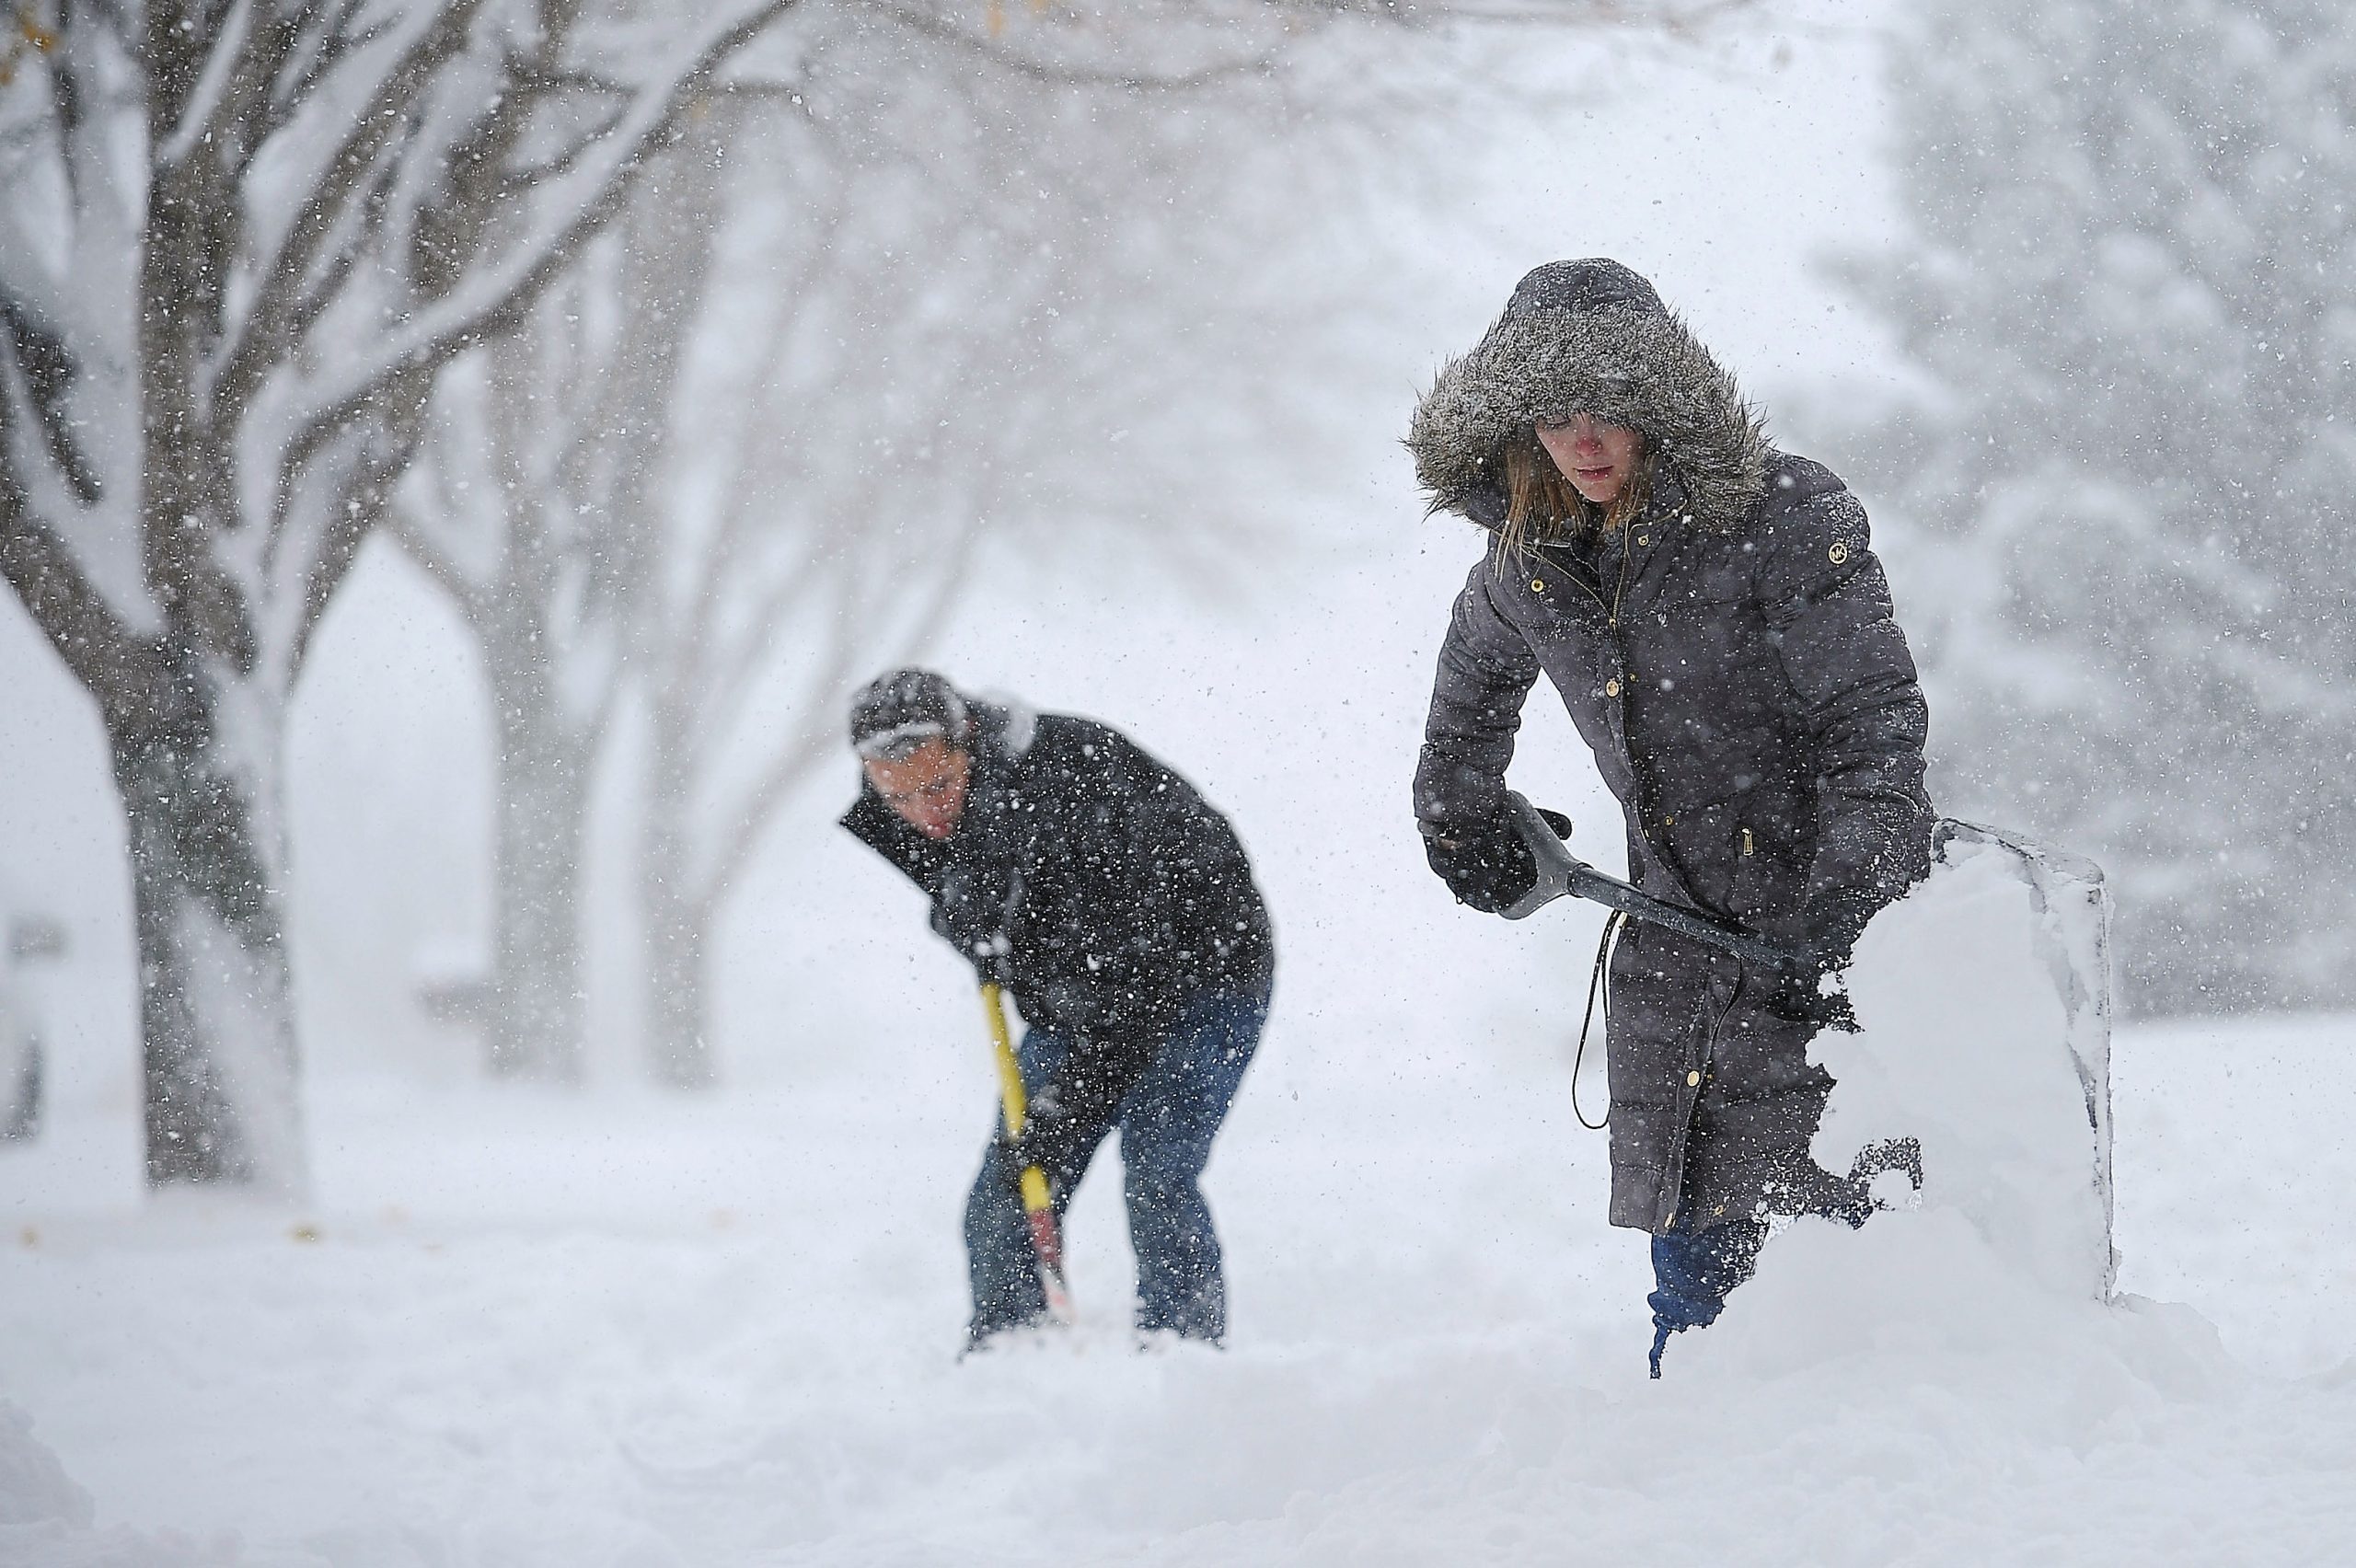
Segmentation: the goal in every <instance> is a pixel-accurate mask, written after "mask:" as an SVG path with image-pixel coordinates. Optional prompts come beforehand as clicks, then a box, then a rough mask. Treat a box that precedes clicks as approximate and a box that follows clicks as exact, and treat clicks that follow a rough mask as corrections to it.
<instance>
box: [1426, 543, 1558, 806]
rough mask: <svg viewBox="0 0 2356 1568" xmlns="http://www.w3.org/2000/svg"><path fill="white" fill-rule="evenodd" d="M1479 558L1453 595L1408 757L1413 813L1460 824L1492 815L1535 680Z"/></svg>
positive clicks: (1533, 658)
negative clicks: (1427, 706) (1417, 737)
mask: <svg viewBox="0 0 2356 1568" xmlns="http://www.w3.org/2000/svg"><path fill="white" fill-rule="evenodd" d="M1489 580H1490V571H1489V567H1488V562H1487V561H1486V560H1485V559H1484V560H1483V561H1482V562H1480V563H1479V564H1477V565H1475V566H1474V567H1473V569H1472V575H1471V576H1470V577H1469V578H1467V579H1466V580H1465V583H1464V591H1463V592H1462V593H1461V594H1458V595H1457V596H1456V609H1455V613H1454V614H1453V615H1452V616H1451V617H1449V623H1448V637H1447V639H1446V640H1444V641H1442V642H1441V644H1440V649H1439V670H1438V674H1437V675H1436V676H1435V677H1434V679H1433V682H1432V706H1431V714H1430V716H1429V717H1428V718H1427V719H1426V721H1424V745H1423V752H1422V755H1420V756H1419V757H1418V758H1417V759H1416V763H1415V817H1416V820H1418V821H1420V822H1427V823H1436V824H1449V825H1451V826H1467V825H1472V824H1481V823H1486V822H1489V821H1490V820H1492V819H1493V818H1495V817H1496V813H1497V811H1498V808H1499V806H1500V805H1501V803H1502V802H1503V801H1504V798H1505V787H1506V785H1505V780H1506V767H1507V764H1508V763H1510V762H1512V761H1513V747H1514V737H1515V736H1516V735H1517V734H1519V732H1520V730H1521V708H1522V704H1523V702H1524V701H1526V700H1527V699H1528V698H1529V696H1530V687H1531V686H1533V685H1535V684H1536V683H1537V680H1538V670H1539V665H1538V657H1537V655H1536V654H1534V653H1532V652H1531V651H1530V644H1529V642H1528V641H1527V640H1524V638H1523V637H1522V635H1521V631H1520V629H1519V628H1517V627H1516V626H1515V625H1514V624H1513V623H1512V622H1511V621H1509V620H1507V618H1506V617H1505V614H1504V612H1503V611H1501V610H1499V609H1498V608H1497V604H1496V599H1495V598H1494V597H1493V596H1492V594H1491V589H1490V581H1489Z"/></svg>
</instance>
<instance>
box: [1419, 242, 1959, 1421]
mask: <svg viewBox="0 0 2356 1568" xmlns="http://www.w3.org/2000/svg"><path fill="white" fill-rule="evenodd" d="M1407 444H1408V446H1409V448H1410V449H1411V450H1412V451H1413V453H1414V454H1415V467H1416V475H1417V478H1419V479H1420V480H1421V482H1422V484H1423V486H1424V489H1425V490H1426V494H1427V495H1428V497H1429V499H1430V502H1431V505H1432V508H1433V510H1434V511H1449V512H1454V513H1460V514H1461V515H1462V516H1464V517H1466V518H1469V519H1471V520H1472V522H1474V523H1477V524H1479V525H1481V526H1482V527H1483V528H1484V529H1486V530H1487V531H1488V533H1489V535H1490V538H1489V541H1488V546H1487V548H1486V549H1485V550H1484V558H1483V559H1482V561H1481V563H1480V564H1479V565H1478V566H1476V567H1475V568H1473V570H1472V576H1471V577H1470V579H1469V580H1468V581H1467V582H1466V583H1465V585H1464V591H1463V593H1462V594H1461V595H1460V596H1459V597H1458V599H1457V601H1456V607H1455V612H1454V616H1453V617H1452V619H1451V620H1450V623H1449V629H1448V636H1447V640H1446V641H1445V643H1444V644H1443V645H1442V647H1441V650H1440V656H1439V671H1438V678H1437V680H1436V682H1435V685H1434V687H1433V691H1432V706H1431V716H1430V719H1429V721H1428V722H1427V724H1426V731H1425V739H1424V746H1423V752H1422V755H1421V758H1420V760H1419V762H1418V764H1417V767H1416V770H1415V815H1416V820H1417V824H1418V826H1419V827H1420V828H1421V829H1422V831H1423V834H1424V837H1425V845H1426V853H1427V854H1428V856H1429V858H1430V860H1431V863H1432V869H1433V870H1435V871H1437V872H1438V874H1439V875H1440V876H1441V877H1442V878H1443V879H1445V880H1446V882H1448V885H1449V888H1450V890H1451V891H1453V892H1454V893H1455V894H1456V895H1457V897H1458V898H1459V899H1460V900H1461V901H1462V902H1464V903H1466V904H1469V905H1472V906H1473V907H1474V908H1476V909H1479V910H1482V911H1484V912H1490V913H1495V912H1497V911H1500V910H1503V909H1505V908H1507V907H1509V906H1511V905H1513V904H1515V903H1516V902H1517V901H1518V900H1519V898H1520V897H1521V896H1522V895H1523V894H1525V893H1527V892H1528V891H1529V890H1530V887H1531V886H1532V885H1533V884H1534V882H1535V880H1536V874H1537V868H1536V863H1535V860H1534V858H1533V857H1532V855H1531V852H1530V847H1528V845H1527V844H1526V843H1525V842H1524V841H1523V840H1522V839H1521V837H1520V836H1519V833H1518V832H1517V831H1516V830H1515V828H1514V827H1513V826H1512V825H1511V824H1510V823H1509V822H1508V820H1507V816H1506V813H1505V809H1504V801H1505V793H1506V784H1505V773H1506V765H1507V763H1508V762H1509V761H1510V760H1511V759H1512V756H1513V746H1514V733H1515V732H1516V731H1517V730H1518V729H1519V727H1520V723H1521V709H1522V704H1523V701H1524V700H1525V698H1527V697H1528V696H1529V693H1530V686H1532V684H1533V683H1535V681H1536V680H1537V678H1538V676H1539V674H1541V673H1543V674H1545V675H1546V676H1547V677H1548V678H1549V679H1550V680H1551V681H1552V682H1553V686H1554V688H1555V690H1556V691H1557V692H1558V693H1560V694H1561V696H1562V698H1563V702H1564V705H1565V707H1566V708H1568V709H1570V714H1571V718H1572V721H1574V722H1575V723H1576V725H1577V727H1578V731H1579V733H1580V734H1581V735H1582V736H1583V737H1585V739H1586V741H1587V743H1588V745H1589V746H1590V747H1591V748H1593V750H1594V753H1595V760H1596V767H1597V768H1598V770H1599V771H1600V773H1601V774H1602V777H1603V781H1604V782H1605V783H1606V784H1607V785H1609V786H1610V787H1611V792H1612V794H1614V795H1615V796H1617V797H1618V798H1619V801H1620V804H1621V807H1622V810H1623V813H1624V814H1625V817H1626V824H1627V837H1628V866H1629V872H1630V877H1631V880H1633V881H1634V882H1635V883H1636V885H1637V886H1638V887H1640V888H1642V889H1644V890H1645V891H1646V892H1647V893H1650V894H1656V895H1657V896H1659V897H1662V898H1665V899H1669V900H1671V901H1673V902H1676V903H1679V904H1683V905H1689V906H1691V907H1692V908H1694V909H1696V910H1699V911H1702V912H1703V913H1704V914H1707V915H1710V916H1713V917H1718V918H1719V919H1722V920H1727V921H1732V922H1735V923H1738V924H1739V925H1741V926H1743V927H1745V928H1748V929H1750V930H1752V931H1754V932H1757V933H1759V934H1761V935H1763V936H1766V937H1768V938H1770V939H1772V940H1776V941H1778V942H1780V943H1781V944H1783V945H1784V946H1785V947H1787V948H1792V949H1796V950H1798V951H1803V952H1805V953H1807V955H1808V956H1809V958H1810V960H1811V961H1812V962H1814V963H1817V964H1818V965H1819V968H1820V969H1821V970H1822V971H1824V972H1828V973H1829V972H1831V971H1835V970H1838V969H1839V968H1841V967H1842V966H1843V965H1844V964H1846V963H1847V962H1848V955H1849V951H1850V948H1851V946H1852V944H1853V943H1854V941H1855V940H1856V939H1857V937H1858V935H1859V933H1860V932H1862V931H1863V930H1864V929H1865V923H1866V922H1867V921H1868V920H1869V919H1871V918H1872V917H1873V916H1874V914H1875V913H1876V912H1877V910H1879V909H1880V908H1881V907H1882V906H1883V905H1887V904H1888V903H1889V902H1890V901H1891V900H1893V899H1895V898H1896V897H1898V896H1899V894H1901V893H1903V892H1904V891H1905V890H1906V888H1907V887H1908V885H1909V884H1911V882H1914V881H1915V880H1916V879H1917V878H1919V877H1921V876H1922V875H1923V873H1924V872H1925V871H1926V870H1928V867H1929V863H1930V853H1931V827H1932V813H1931V805H1930V801H1929V798H1928V797H1927V796H1926V795H1925V794H1924V793H1923V732H1924V727H1925V722H1926V712H1925V709H1924V706H1923V693H1922V689H1921V687H1920V686H1918V685H1917V683H1916V680H1915V672H1914V662H1913V659H1912V657H1911V655H1910V653H1909V652H1908V651H1907V646H1906V639H1905V636H1904V634H1903V633H1901V632H1900V630H1899V628H1898V622H1897V621H1896V620H1895V619H1894V618H1893V617H1892V613H1891V606H1890V596H1889V586H1888V582H1887V581H1886V580H1885V578H1884V577H1883V575H1882V569H1881V566H1880V563H1879V562H1877V560H1876V559H1874V555H1873V552H1872V550H1871V548H1869V547H1868V543H1867V538H1866V528H1865V509H1864V508H1863V507H1861V506H1860V505H1859V504H1858V503H1857V501H1856V498H1855V497H1854V496H1852V495H1851V494H1850V493H1849V491H1848V490H1846V489H1845V488H1844V487H1843V486H1842V483H1841V481H1840V479H1839V478H1835V477H1834V476H1833V475H1832V474H1831V472H1830V471H1828V470H1827V469H1825V468H1824V467H1821V466H1820V465H1819V464H1816V463H1812V462H1810V461H1808V460H1807V458H1805V457H1796V456H1793V455H1788V454H1786V453H1783V452H1779V451H1777V450H1776V449H1775V448H1774V447H1773V446H1772V445H1771V444H1769V443H1768V442H1767V440H1766V437H1765V435H1764V434H1763V432H1762V431H1761V425H1760V421H1759V418H1758V416H1757V415H1756V414H1755V413H1754V412H1753V411H1752V410H1751V409H1750V408H1749V407H1748V406H1747V405H1746V404H1745V403H1744V402H1743V400H1742V398H1741V396H1740V394H1739V393H1738V391H1737V389H1736V387H1735V384H1734V381H1733V379H1732V377H1730V376H1729V375H1727V373H1726V372H1725V371H1724V370H1722V369H1721V368H1719V366H1718V364H1717V363H1716V362H1715V360H1713V359H1712V358H1711V357H1710V354H1709V352H1707V351H1706V350H1705V349H1703V346H1702V345H1701V344H1700V343H1699V342H1698V341H1696V340H1694V338H1693V336H1692V333H1691V332H1689V331H1688V330H1687V329H1686V327H1685V325H1684V323H1683V322H1681V321H1680V320H1679V319H1678V317H1676V316H1674V315H1672V314H1671V313H1670V312H1669V309H1668V307H1666V306H1663V305H1662V303H1661V301H1660V297H1659V295H1658V294H1656V293H1655V292H1654V291H1653V287H1652V285H1651V284H1650V283H1649V282H1646V281H1645V279H1644V278H1642V277H1640V276H1638V275H1637V274H1636V273H1634V272H1633V271H1629V270H1628V269H1627V268H1625V267H1623V266H1621V265H1620V264H1618V263H1617V262H1614V261H1609V260H1600V259H1598V260H1585V261H1558V262H1553V263H1551V264H1549V265H1547V266H1544V267H1541V268H1539V269H1538V270H1537V271H1534V272H1531V273H1530V275H1529V276H1528V277H1526V278H1524V279H1523V280H1522V281H1521V282H1520V284H1519V286H1518V287H1517V288H1516V289H1515V290H1514V293H1513V298H1512V299H1511V300H1510V301H1509V302H1508V303H1507V306H1506V311H1505V314H1504V316H1503V317H1500V318H1499V319H1498V320H1497V322H1496V325H1494V326H1493V327H1491V328H1490V329H1489V330H1488V332H1487V334H1486V335H1484V337H1483V338H1482V340H1481V341H1480V342H1479V344H1478V345H1477V346H1475V347H1474V348H1473V350H1472V352H1470V353H1468V354H1466V355H1465V356H1464V357H1462V358H1461V359H1459V360H1456V361H1454V362H1453V363H1449V365H1448V366H1447V367H1446V368H1445V369H1444V370H1442V371H1441V373H1440V375H1439V377H1438V381H1437V382H1436V383H1435V384H1434V385H1433V386H1432V388H1431V390H1430V391H1429V392H1428V393H1427V394H1426V396H1425V397H1424V398H1423V400H1422V402H1421V403H1420V404H1419V405H1418V406H1417V408H1416V409H1415V425H1414V429H1413V431H1412V432H1411V433H1410V435H1409V437H1408V443H1407ZM1607 973H1608V976H1609V982H1610V989H1609V992H1608V995H1609V997H1610V1001H1609V1005H1608V1009H1607V1020H1608V1021H1607V1024H1606V1027H1605V1049H1606V1056H1607V1060H1608V1062H1609V1065H1610V1068H1611V1223H1612V1224H1614V1225H1620V1226H1627V1227H1630V1228H1635V1229H1640V1230H1646V1231H1649V1232H1651V1233H1652V1238H1653V1240H1652V1254H1653V1264H1654V1272H1655V1275H1656V1283H1657V1288H1656V1289H1655V1290H1654V1292H1653V1294H1652V1297H1651V1304H1652V1307H1653V1312H1654V1322H1655V1326H1656V1332H1655V1335H1654V1340H1653V1349H1652V1370H1653V1375H1654V1376H1655V1377H1658V1376H1659V1375H1660V1356H1661V1352H1662V1349H1663V1348H1664V1346H1665V1345H1666V1344H1667V1343H1668V1340H1669V1335H1670V1334H1671V1333H1672V1332H1676V1331H1678V1330H1680V1329H1685V1328H1698V1327H1701V1326H1703V1325H1704V1324H1707V1323H1709V1322H1711V1321H1713V1320H1715V1318H1716V1317H1717V1315H1718V1312H1719V1309H1721V1308H1722V1307H1723V1305H1724V1302H1725V1297H1726V1294H1727V1291H1728V1290H1730V1289H1732V1288H1733V1287H1734V1286H1736V1285H1738V1284H1739V1283H1740V1282H1741V1281H1742V1280H1744V1279H1746V1278H1748V1277H1749V1276H1750V1269H1751V1265H1752V1262H1753V1261H1754V1260H1755V1258H1756V1256H1757V1253H1758V1250H1759V1247H1760V1244H1761V1241H1763V1239H1765V1236H1766V1222H1767V1221H1768V1220H1769V1219H1771V1218H1772V1217H1773V1216H1778V1215H1792V1214H1801V1213H1829V1214H1836V1215H1839V1216H1842V1217H1844V1218H1847V1219H1848V1220H1849V1221H1850V1222H1851V1223H1853V1224H1854V1223H1861V1222H1862V1219H1863V1216H1864V1214H1865V1212H1866V1211H1867V1210H1868V1209H1869V1208H1870V1206H1871V1205H1870V1200H1869V1199H1868V1198H1866V1197H1865V1195H1864V1194H1865V1186H1864V1183H1865V1181H1866V1180H1867V1179H1868V1178H1869V1176H1870V1174H1871V1171H1870V1170H1865V1169H1863V1168H1861V1169H1860V1170H1856V1171H1853V1172H1852V1173H1851V1175H1850V1177H1849V1178H1848V1179H1847V1180H1846V1181H1843V1180H1841V1179H1837V1178H1835V1177H1833V1176H1832V1175H1831V1173H1830V1172H1828V1171H1826V1170H1822V1169H1821V1168H1820V1167H1819V1166H1818V1165H1817V1164H1816V1162H1815V1160H1814V1159H1812V1158H1811V1157H1810V1154H1809V1152H1808V1146H1809V1140H1810V1138H1811V1136H1813V1134H1814V1132H1815V1130H1816V1124H1817V1121H1818V1118H1819V1115H1820V1114H1821V1113H1822V1111H1823V1108H1824V1101H1825V1096H1826V1094H1827V1093H1828V1092H1829V1091H1830V1090H1831V1086H1832V1080H1831V1077H1830V1076H1829V1075H1828V1074H1826V1073H1825V1071H1824V1070H1823V1069H1822V1068H1821V1067H1819V1066H1814V1065H1812V1064H1811V1063H1810V1062H1809V1061H1808V1058H1807V1043H1808V1040H1809V1038H1810V1037H1811V1036H1812V1035H1813V1034H1814V1033H1815V1032H1816V1030H1817V1028H1818V1027H1819V1024H1820V1023H1822V1022H1824V1021H1827V1020H1829V1019H1830V1018H1831V1016H1832V1015H1831V1012H1830V1011H1829V1009H1828V1004H1829V1003H1831V1002H1832V1001H1833V1000H1835V998H1830V997H1823V996H1820V995H1819V986H1817V985H1815V984H1810V983H1805V981H1804V980H1803V981H1799V982H1796V981H1794V980H1793V979H1791V978H1790V977H1788V976H1782V977H1779V976H1778V975H1775V974H1763V973H1761V972H1760V971H1758V970H1755V969H1747V968H1746V967H1745V966H1743V965H1742V964H1740V963H1738V962H1737V961H1736V960H1734V959H1732V958H1730V957H1727V956H1725V955H1723V954H1720V953H1717V952H1715V951H1713V950H1711V949H1708V948H1705V947H1703V946H1701V945H1700V944H1698V943H1696V942H1694V941H1692V940H1690V939H1688V938H1684V937H1680V936H1678V935H1676V934H1673V933H1671V932H1669V931H1666V930H1663V929H1661V928H1657V927H1646V926H1642V925H1630V926H1628V927H1626V928H1623V930H1622V931H1621V933H1620V935H1619V938H1618V940H1617V945H1616V946H1615V947H1614V948H1613V950H1612V952H1611V963H1610V967H1609V970H1608V972H1607Z"/></svg>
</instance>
